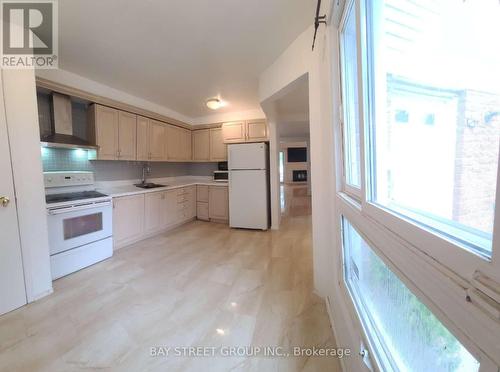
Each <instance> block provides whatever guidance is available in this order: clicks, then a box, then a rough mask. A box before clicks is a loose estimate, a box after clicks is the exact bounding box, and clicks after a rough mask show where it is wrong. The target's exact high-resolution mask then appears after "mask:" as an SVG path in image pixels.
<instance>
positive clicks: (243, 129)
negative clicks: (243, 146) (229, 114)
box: [222, 120, 269, 143]
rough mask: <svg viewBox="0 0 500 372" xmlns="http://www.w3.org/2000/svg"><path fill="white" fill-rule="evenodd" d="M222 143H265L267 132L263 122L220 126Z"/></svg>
mask: <svg viewBox="0 0 500 372" xmlns="http://www.w3.org/2000/svg"><path fill="white" fill-rule="evenodd" d="M222 136H223V139H224V143H241V142H259V141H267V140H268V139H269V138H268V131H267V123H266V121H265V120H247V121H238V122H231V123H224V124H222Z"/></svg>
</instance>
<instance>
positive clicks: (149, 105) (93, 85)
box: [36, 69, 191, 123]
mask: <svg viewBox="0 0 500 372" xmlns="http://www.w3.org/2000/svg"><path fill="white" fill-rule="evenodd" d="M36 75H37V76H39V77H41V78H44V79H47V80H50V81H53V82H55V83H59V84H63V85H67V86H69V87H71V88H76V89H80V90H83V91H85V92H88V93H92V94H95V95H98V96H102V97H106V98H110V99H114V100H115V101H119V102H122V103H126V104H129V105H132V106H136V107H138V108H141V109H144V110H149V111H152V112H155V113H157V114H160V115H164V116H167V117H170V118H172V119H176V120H180V121H182V122H184V123H190V121H191V118H189V117H187V116H184V115H182V114H180V113H178V112H176V111H174V110H171V109H169V108H168V107H164V106H161V105H158V104H156V103H153V102H150V101H147V100H145V99H143V98H140V97H136V96H133V95H131V94H129V93H126V92H123V91H121V90H118V89H115V88H112V87H109V86H107V85H104V84H101V83H99V82H97V81H94V80H91V79H88V78H86V77H83V76H80V75H77V74H74V73H72V72H69V71H66V70H62V69H57V70H37V71H36Z"/></svg>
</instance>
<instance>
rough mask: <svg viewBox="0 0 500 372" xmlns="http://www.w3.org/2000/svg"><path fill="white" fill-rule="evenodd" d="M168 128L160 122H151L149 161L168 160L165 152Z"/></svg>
mask: <svg viewBox="0 0 500 372" xmlns="http://www.w3.org/2000/svg"><path fill="white" fill-rule="evenodd" d="M166 135H167V126H166V125H165V124H163V123H162V122H160V121H156V120H151V121H150V123H149V159H150V160H152V161H162V160H165V159H166V158H167V154H166V151H165V143H166V142H167V141H166V139H165V136H166Z"/></svg>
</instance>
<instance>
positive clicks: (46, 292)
mask: <svg viewBox="0 0 500 372" xmlns="http://www.w3.org/2000/svg"><path fill="white" fill-rule="evenodd" d="M52 293H54V288H53V287H50V289H47V290H46V291H43V292H41V293H38V294H36V295H34V296H32V297H31V298H30V299H29V300H28V303H32V302H35V301H38V300H39V299H41V298H43V297H45V296H48V295H50V294H52Z"/></svg>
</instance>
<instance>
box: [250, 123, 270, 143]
mask: <svg viewBox="0 0 500 372" xmlns="http://www.w3.org/2000/svg"><path fill="white" fill-rule="evenodd" d="M246 136H247V137H246V139H247V142H258V141H267V140H268V135H267V124H266V121H265V120H248V121H247V122H246Z"/></svg>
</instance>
